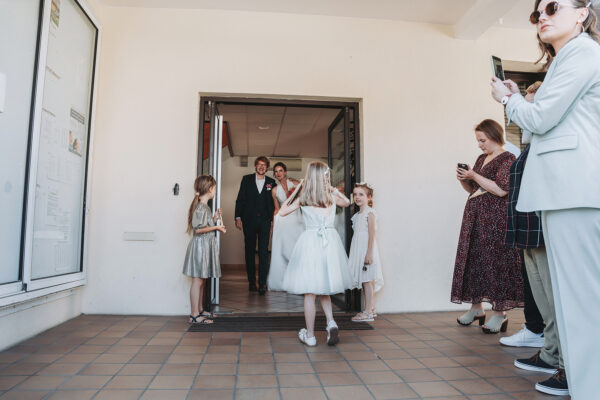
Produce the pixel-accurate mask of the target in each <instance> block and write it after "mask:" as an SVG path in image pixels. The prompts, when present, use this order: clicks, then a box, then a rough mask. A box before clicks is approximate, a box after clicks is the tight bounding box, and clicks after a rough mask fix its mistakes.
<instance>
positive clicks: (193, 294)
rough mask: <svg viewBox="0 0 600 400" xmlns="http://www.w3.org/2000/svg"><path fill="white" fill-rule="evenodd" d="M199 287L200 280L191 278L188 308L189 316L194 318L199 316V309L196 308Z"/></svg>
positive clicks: (198, 299)
mask: <svg viewBox="0 0 600 400" xmlns="http://www.w3.org/2000/svg"><path fill="white" fill-rule="evenodd" d="M201 285H202V279H200V278H192V286H191V287H190V308H191V310H190V311H191V314H190V315H193V316H194V317H195V316H196V315H198V314H200V309H199V308H198V304H199V303H200V293H201V291H202V289H201ZM190 322H192V320H191V319H190Z"/></svg>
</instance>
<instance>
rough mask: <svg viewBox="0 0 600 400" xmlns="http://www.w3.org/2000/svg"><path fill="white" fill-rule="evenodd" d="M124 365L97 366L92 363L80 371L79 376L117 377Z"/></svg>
mask: <svg viewBox="0 0 600 400" xmlns="http://www.w3.org/2000/svg"><path fill="white" fill-rule="evenodd" d="M123 365H124V364H97V363H92V364H89V365H88V366H87V367H85V368H83V369H82V370H81V371H79V373H78V374H79V375H115V374H116V373H117V372H118V371H119V370H120V369H121V368H123Z"/></svg>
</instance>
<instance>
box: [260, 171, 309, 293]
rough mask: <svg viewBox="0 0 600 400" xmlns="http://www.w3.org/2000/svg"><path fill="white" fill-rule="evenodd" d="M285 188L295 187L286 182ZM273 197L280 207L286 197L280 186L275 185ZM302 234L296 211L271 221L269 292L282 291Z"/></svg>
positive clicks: (301, 226)
mask: <svg viewBox="0 0 600 400" xmlns="http://www.w3.org/2000/svg"><path fill="white" fill-rule="evenodd" d="M287 187H288V189H290V190H291V189H293V188H294V187H295V186H294V184H293V182H292V181H290V180H288V181H287ZM275 196H277V200H278V201H279V204H280V205H282V204H283V203H284V202H285V201H286V200H287V197H288V196H287V193H286V192H285V190H283V186H282V185H277V189H276V191H275ZM302 232H304V223H303V222H302V214H301V212H300V210H296V211H294V212H293V213H291V214H288V215H286V216H285V217H282V216H281V215H279V214H277V215H275V218H274V220H273V240H272V242H271V266H270V268H269V277H268V279H267V286H268V288H269V290H283V289H282V285H283V275H284V273H285V270H286V268H287V265H288V262H289V260H290V257H291V256H292V251H293V250H294V246H295V245H296V241H297V240H298V237H299V236H300V235H301V234H302Z"/></svg>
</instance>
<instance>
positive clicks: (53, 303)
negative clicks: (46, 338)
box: [0, 288, 81, 351]
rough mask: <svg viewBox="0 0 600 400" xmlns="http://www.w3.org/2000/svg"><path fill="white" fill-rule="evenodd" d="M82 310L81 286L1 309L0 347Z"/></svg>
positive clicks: (65, 319)
mask: <svg viewBox="0 0 600 400" xmlns="http://www.w3.org/2000/svg"><path fill="white" fill-rule="evenodd" d="M80 314H81V288H75V289H69V290H65V291H62V292H58V293H54V294H51V295H47V296H43V297H40V298H37V299H34V300H30V301H27V302H23V303H20V304H18V305H14V306H10V307H5V308H3V309H1V310H0V351H1V350H3V349H6V348H7V347H9V346H12V345H14V344H16V343H19V342H21V341H23V340H27V339H29V338H31V337H33V336H35V335H37V334H38V333H40V332H43V331H45V330H47V329H50V328H52V327H54V326H57V325H60V324H62V323H63V322H65V321H68V320H69V319H71V318H75V317H77V316H78V315H80Z"/></svg>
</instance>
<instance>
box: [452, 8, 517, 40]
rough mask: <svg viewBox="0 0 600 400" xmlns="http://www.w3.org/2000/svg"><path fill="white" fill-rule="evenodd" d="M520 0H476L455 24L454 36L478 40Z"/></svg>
mask: <svg viewBox="0 0 600 400" xmlns="http://www.w3.org/2000/svg"><path fill="white" fill-rule="evenodd" d="M518 1H519V0H475V3H473V6H471V8H469V9H468V10H467V12H465V13H464V15H463V16H462V17H461V18H460V19H459V20H458V22H457V23H456V24H454V37H455V38H457V39H466V40H476V39H478V38H479V37H480V36H481V35H483V34H484V33H485V31H487V30H488V29H489V28H490V27H492V26H493V25H494V24H495V23H496V22H498V20H499V19H500V18H502V17H503V16H505V15H506V13H507V12H509V11H510V10H511V9H512V8H513V7H514V6H515V4H517V2H518Z"/></svg>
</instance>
